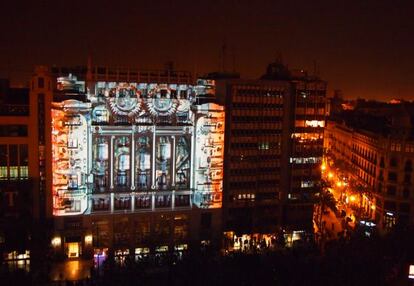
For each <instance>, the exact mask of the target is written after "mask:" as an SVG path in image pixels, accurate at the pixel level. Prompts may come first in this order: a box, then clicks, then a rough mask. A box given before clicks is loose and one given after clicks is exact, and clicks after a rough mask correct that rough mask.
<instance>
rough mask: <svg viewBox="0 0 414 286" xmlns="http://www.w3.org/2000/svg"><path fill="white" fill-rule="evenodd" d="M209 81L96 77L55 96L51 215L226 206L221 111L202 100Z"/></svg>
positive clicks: (209, 87) (210, 83) (209, 90)
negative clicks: (82, 89)
mask: <svg viewBox="0 0 414 286" xmlns="http://www.w3.org/2000/svg"><path fill="white" fill-rule="evenodd" d="M205 83H208V84H205ZM212 86H214V83H212V82H206V81H205V82H204V85H198V86H188V85H177V84H147V83H139V84H138V83H115V82H98V83H97V84H96V85H95V90H94V91H89V93H88V94H87V97H86V98H87V100H86V101H85V102H82V101H78V100H64V101H62V102H55V103H54V105H53V110H52V117H53V130H52V135H53V136H52V140H53V168H54V178H53V195H54V214H55V215H72V214H84V213H85V214H87V213H94V212H117V211H122V212H125V211H130V212H134V211H157V210H163V211H165V210H168V209H170V210H173V209H175V208H191V207H193V205H196V206H197V207H200V208H219V207H221V197H222V196H221V192H222V173H223V170H222V168H223V144H224V110H223V107H221V106H219V105H216V104H212V103H205V104H198V103H197V102H198V101H199V100H198V98H199V97H200V96H202V95H205V94H209V93H211V91H212V90H213V89H212ZM206 91H208V92H206Z"/></svg>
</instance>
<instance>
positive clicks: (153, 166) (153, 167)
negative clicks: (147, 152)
mask: <svg viewBox="0 0 414 286" xmlns="http://www.w3.org/2000/svg"><path fill="white" fill-rule="evenodd" d="M156 147H157V146H156V141H155V126H154V128H153V130H152V176H151V180H152V189H153V190H154V189H155V188H156V178H155V161H156V158H155V150H156Z"/></svg>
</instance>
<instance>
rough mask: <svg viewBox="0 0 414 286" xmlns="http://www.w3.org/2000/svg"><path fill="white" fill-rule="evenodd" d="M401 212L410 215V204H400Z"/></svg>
mask: <svg viewBox="0 0 414 286" xmlns="http://www.w3.org/2000/svg"><path fill="white" fill-rule="evenodd" d="M400 212H403V213H409V212H410V204H407V203H401V204H400Z"/></svg>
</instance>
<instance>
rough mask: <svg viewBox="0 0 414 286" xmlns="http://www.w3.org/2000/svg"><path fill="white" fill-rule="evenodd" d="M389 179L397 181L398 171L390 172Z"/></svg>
mask: <svg viewBox="0 0 414 286" xmlns="http://www.w3.org/2000/svg"><path fill="white" fill-rule="evenodd" d="M388 180H389V181H392V182H396V181H397V173H395V172H388Z"/></svg>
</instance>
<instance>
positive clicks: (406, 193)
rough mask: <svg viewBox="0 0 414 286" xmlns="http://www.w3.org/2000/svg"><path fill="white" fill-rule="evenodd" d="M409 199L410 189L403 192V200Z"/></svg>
mask: <svg viewBox="0 0 414 286" xmlns="http://www.w3.org/2000/svg"><path fill="white" fill-rule="evenodd" d="M409 197H410V190H409V189H404V190H403V198H404V199H408V198H409Z"/></svg>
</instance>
